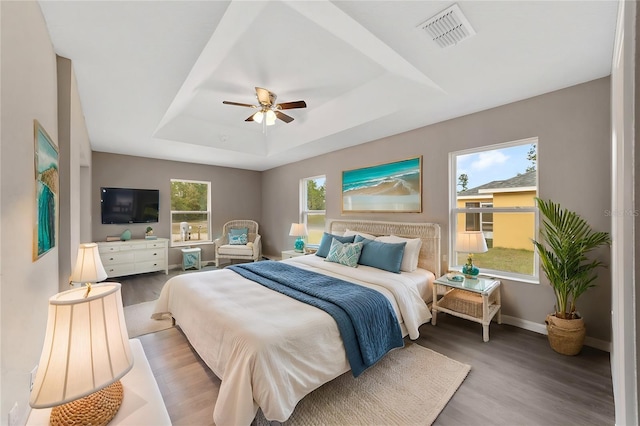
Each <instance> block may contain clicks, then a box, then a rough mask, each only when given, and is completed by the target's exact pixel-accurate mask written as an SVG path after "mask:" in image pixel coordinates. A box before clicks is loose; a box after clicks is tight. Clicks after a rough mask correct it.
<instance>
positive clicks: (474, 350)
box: [120, 271, 614, 426]
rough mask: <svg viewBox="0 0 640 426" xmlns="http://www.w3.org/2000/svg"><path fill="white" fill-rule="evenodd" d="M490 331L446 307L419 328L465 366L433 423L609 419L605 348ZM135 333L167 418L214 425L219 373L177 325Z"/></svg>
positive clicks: (152, 288)
mask: <svg viewBox="0 0 640 426" xmlns="http://www.w3.org/2000/svg"><path fill="white" fill-rule="evenodd" d="M180 272H182V271H180ZM176 273H178V271H173V272H172V274H176ZM172 274H170V276H171V275H172ZM157 275H161V277H158V276H157ZM166 279H167V276H165V275H164V274H147V275H144V276H139V277H135V278H130V279H126V280H125V279H123V280H121V281H120V282H122V283H123V299H124V298H125V296H124V294H125V293H127V296H126V298H127V299H128V301H129V302H130V304H131V303H140V302H143V301H146V300H140V299H147V300H153V299H154V298H157V295H156V292H157V293H158V294H159V291H160V288H161V287H162V284H164V281H166ZM129 286H132V287H133V286H135V287H138V288H135V289H131V288H129V289H127V287H129ZM125 304H126V302H125ZM490 338H491V340H490V341H489V342H487V343H484V342H483V341H482V326H481V325H480V324H476V323H472V322H469V321H466V320H463V319H460V318H456V317H452V316H450V315H446V314H440V315H438V325H437V326H435V327H434V326H432V325H431V324H424V325H423V326H422V327H421V328H420V338H418V339H417V340H416V343H418V344H420V345H422V346H425V347H427V348H430V349H433V350H435V351H437V352H439V353H442V354H444V355H446V356H448V357H450V358H453V359H456V360H458V361H461V362H464V363H467V364H469V365H471V372H470V373H469V375H468V376H467V378H466V379H465V381H464V382H463V384H462V385H461V386H460V388H459V389H458V391H457V392H456V394H455V395H454V396H453V398H452V399H451V400H450V401H449V403H448V404H447V406H446V407H445V408H444V410H443V411H442V413H441V414H440V416H439V417H438V418H437V419H436V421H435V423H434V424H435V425H474V426H482V425H563V426H565V425H613V424H614V403H613V390H612V382H611V369H610V362H609V354H608V353H607V352H603V351H600V350H597V349H593V348H590V347H586V346H585V347H584V348H583V350H582V352H581V353H580V354H579V355H577V356H575V357H568V356H564V355H560V354H557V353H555V352H554V351H553V350H552V349H551V348H550V347H549V344H548V342H547V338H546V336H543V335H539V334H537V333H533V332H530V331H526V330H522V329H519V328H517V327H513V326H509V325H504V324H503V325H498V324H493V323H492V324H491V332H490ZM140 340H141V342H142V345H143V347H144V349H145V352H146V354H147V358H149V363H150V365H151V368H152V370H153V372H154V375H155V376H156V380H157V381H158V385H159V387H160V391H161V392H162V395H163V398H164V400H165V403H166V405H167V410H168V411H169V415H170V417H171V420H172V422H173V424H175V425H211V424H213V419H212V414H213V407H214V405H215V400H216V397H217V392H218V388H219V385H220V380H219V379H218V378H217V377H216V376H215V375H214V374H213V373H212V372H211V371H210V370H209V368H208V367H207V366H206V365H205V364H204V363H203V362H202V360H201V359H200V357H199V356H198V355H197V354H196V353H195V351H194V350H193V349H192V348H191V346H190V345H189V343H188V341H187V340H186V338H185V336H184V334H183V333H182V332H181V330H180V329H179V328H172V329H169V330H165V331H161V332H158V333H153V334H147V335H145V336H141V337H140ZM425 386H429V384H428V383H425Z"/></svg>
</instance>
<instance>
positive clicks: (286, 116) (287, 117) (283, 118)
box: [274, 111, 293, 123]
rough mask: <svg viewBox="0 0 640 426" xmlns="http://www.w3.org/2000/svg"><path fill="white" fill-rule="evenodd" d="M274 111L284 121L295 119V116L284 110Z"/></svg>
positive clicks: (289, 121) (288, 121)
mask: <svg viewBox="0 0 640 426" xmlns="http://www.w3.org/2000/svg"><path fill="white" fill-rule="evenodd" d="M274 112H275V113H276V117H278V118H279V119H280V120H282V121H284V122H285V123H291V122H292V121H293V117H290V116H288V115H287V114H285V113H283V112H280V111H274Z"/></svg>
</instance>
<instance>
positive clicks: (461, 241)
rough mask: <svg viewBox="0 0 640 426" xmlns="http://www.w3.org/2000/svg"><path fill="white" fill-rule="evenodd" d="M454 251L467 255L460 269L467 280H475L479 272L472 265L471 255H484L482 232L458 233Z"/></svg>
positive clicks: (484, 242) (485, 244)
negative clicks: (465, 261)
mask: <svg viewBox="0 0 640 426" xmlns="http://www.w3.org/2000/svg"><path fill="white" fill-rule="evenodd" d="M456 251H457V252H465V253H469V257H467V263H466V264H465V265H464V266H463V267H462V273H463V274H464V276H465V277H467V278H476V277H477V276H478V274H479V273H480V270H479V269H478V268H476V267H475V266H474V265H473V253H485V252H486V251H487V241H486V240H485V239H484V234H483V233H482V231H464V232H458V236H457V238H456Z"/></svg>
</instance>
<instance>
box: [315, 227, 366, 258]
mask: <svg viewBox="0 0 640 426" xmlns="http://www.w3.org/2000/svg"><path fill="white" fill-rule="evenodd" d="M355 237H356V236H355V235H350V236H348V237H341V236H339V235H333V234H329V233H327V232H325V233H324V234H323V235H322V240H321V241H320V246H319V247H318V251H317V252H316V256H320V257H327V256H328V255H329V249H330V248H331V241H333V239H334V238H335V239H336V240H338V241H340V242H341V243H343V244H344V243H352V242H353V239H354V238H355Z"/></svg>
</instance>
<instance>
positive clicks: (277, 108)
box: [222, 87, 307, 126]
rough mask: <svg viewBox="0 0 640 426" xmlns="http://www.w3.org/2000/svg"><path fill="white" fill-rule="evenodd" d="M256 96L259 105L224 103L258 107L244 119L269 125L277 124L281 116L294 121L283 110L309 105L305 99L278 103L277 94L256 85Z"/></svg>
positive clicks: (288, 121)
mask: <svg viewBox="0 0 640 426" xmlns="http://www.w3.org/2000/svg"><path fill="white" fill-rule="evenodd" d="M256 98H257V99H258V103H259V105H251V104H242V103H239V102H231V101H222V103H223V104H225V105H236V106H242V107H248V108H255V109H258V110H259V111H258V112H256V113H254V114H251V115H250V116H249V118H247V119H246V120H244V121H255V122H257V123H262V122H263V121H264V122H265V124H266V125H267V126H272V125H274V124H276V118H279V119H280V120H282V121H284V122H285V123H291V122H292V121H293V117H291V116H288V115H287V114H285V113H283V112H282V110H285V109H295V108H306V107H307V103H306V102H305V101H295V102H283V103H280V104H276V103H275V102H276V98H277V95H276V94H275V93H273V92H270V91H268V90H267V89H263V88H262V87H256Z"/></svg>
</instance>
